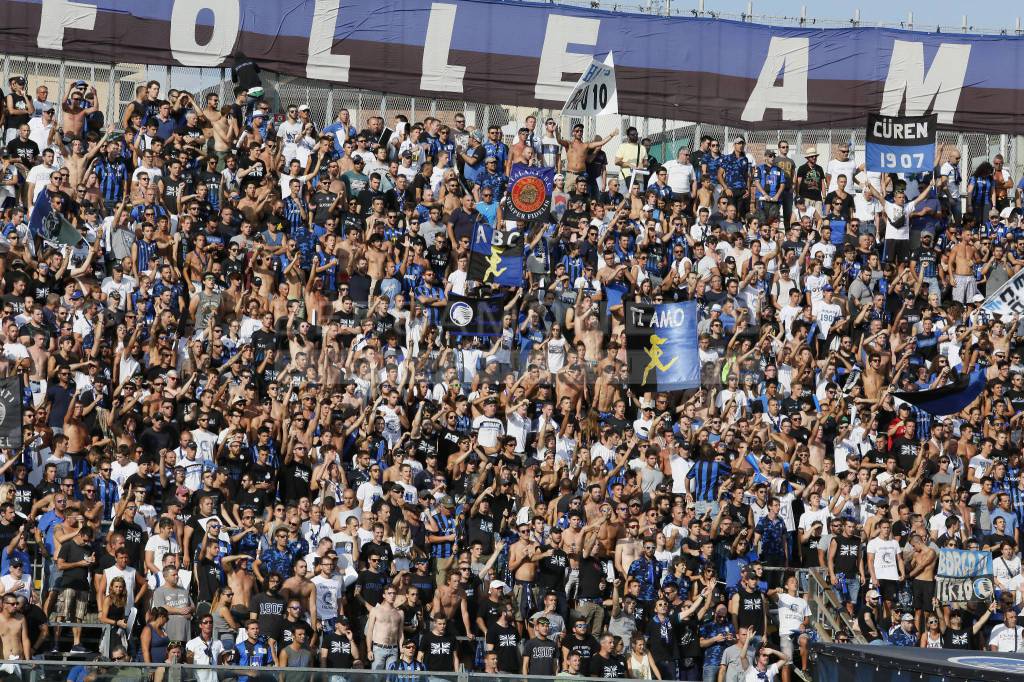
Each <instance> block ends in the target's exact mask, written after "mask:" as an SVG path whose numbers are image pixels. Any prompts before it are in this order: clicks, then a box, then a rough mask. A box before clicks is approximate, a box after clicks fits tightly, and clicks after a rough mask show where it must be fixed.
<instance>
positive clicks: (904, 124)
mask: <svg viewBox="0 0 1024 682" xmlns="http://www.w3.org/2000/svg"><path fill="white" fill-rule="evenodd" d="M937 125H938V116H937V115H935V114H932V115H930V116H883V115H881V114H868V129H867V133H866V136H865V142H866V143H867V144H866V145H865V147H864V155H865V166H866V167H867V169H868V170H869V171H877V172H881V173H930V172H931V170H932V168H933V167H934V165H935V132H936V126H937Z"/></svg>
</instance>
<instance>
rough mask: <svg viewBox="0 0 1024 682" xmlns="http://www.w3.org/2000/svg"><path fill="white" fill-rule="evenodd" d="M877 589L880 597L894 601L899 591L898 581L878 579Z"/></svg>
mask: <svg viewBox="0 0 1024 682" xmlns="http://www.w3.org/2000/svg"><path fill="white" fill-rule="evenodd" d="M878 591H879V592H880V593H881V594H882V599H884V600H885V601H890V602H892V601H896V597H897V595H899V592H900V581H899V580H879V581H878Z"/></svg>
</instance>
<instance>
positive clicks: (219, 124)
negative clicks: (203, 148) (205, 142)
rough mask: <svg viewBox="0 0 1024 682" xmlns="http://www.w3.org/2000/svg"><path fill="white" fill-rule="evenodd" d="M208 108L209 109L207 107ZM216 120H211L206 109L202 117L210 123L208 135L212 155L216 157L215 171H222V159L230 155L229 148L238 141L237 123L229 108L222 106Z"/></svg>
mask: <svg viewBox="0 0 1024 682" xmlns="http://www.w3.org/2000/svg"><path fill="white" fill-rule="evenodd" d="M207 108H209V107H207ZM218 113H219V116H218V117H217V118H211V117H210V116H211V115H212V114H211V113H208V112H207V110H206V109H204V110H203V115H204V117H205V118H206V120H208V121H209V122H210V134H211V135H212V136H213V153H214V154H215V155H216V156H217V170H219V171H220V170H224V159H225V158H226V157H227V155H228V154H230V153H231V148H232V146H234V144H235V140H237V139H238V121H236V120H235V117H234V116H232V115H231V107H230V106H223V107H221V108H220V111H219V112H218Z"/></svg>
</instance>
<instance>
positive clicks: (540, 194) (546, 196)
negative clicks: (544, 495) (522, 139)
mask: <svg viewBox="0 0 1024 682" xmlns="http://www.w3.org/2000/svg"><path fill="white" fill-rule="evenodd" d="M554 188H555V169H554V168H538V167H536V166H527V165H524V164H521V163H516V164H512V172H511V173H509V177H508V194H507V195H506V197H507V201H506V202H505V217H506V218H508V219H510V220H525V221H527V222H529V221H531V220H541V219H544V218H545V217H546V216H547V214H548V211H550V210H551V193H552V192H553V191H554Z"/></svg>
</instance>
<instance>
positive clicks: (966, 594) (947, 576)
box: [935, 548, 995, 604]
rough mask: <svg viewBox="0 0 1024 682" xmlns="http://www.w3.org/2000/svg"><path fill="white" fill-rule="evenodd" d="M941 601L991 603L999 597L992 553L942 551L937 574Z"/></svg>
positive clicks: (936, 579)
mask: <svg viewBox="0 0 1024 682" xmlns="http://www.w3.org/2000/svg"><path fill="white" fill-rule="evenodd" d="M935 594H936V596H937V597H938V598H939V601H940V602H943V603H946V604H948V603H950V602H968V603H982V604H988V603H989V602H991V601H992V598H993V596H995V586H994V584H993V582H992V553H991V552H981V551H977V550H966V549H945V548H943V549H940V550H939V565H938V567H937V570H936V574H935Z"/></svg>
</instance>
